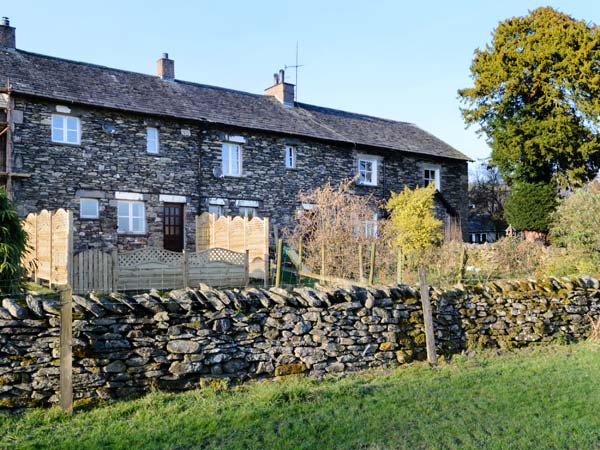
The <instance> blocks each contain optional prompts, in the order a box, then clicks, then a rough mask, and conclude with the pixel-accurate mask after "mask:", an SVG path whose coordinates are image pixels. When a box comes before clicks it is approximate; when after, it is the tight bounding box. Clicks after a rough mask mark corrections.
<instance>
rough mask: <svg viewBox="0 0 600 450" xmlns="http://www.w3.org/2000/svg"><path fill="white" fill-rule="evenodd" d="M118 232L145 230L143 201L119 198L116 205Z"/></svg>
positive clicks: (138, 232) (142, 231)
mask: <svg viewBox="0 0 600 450" xmlns="http://www.w3.org/2000/svg"><path fill="white" fill-rule="evenodd" d="M117 215H118V223H117V226H118V232H119V233H133V234H142V233H145V232H146V208H145V205H144V202H139V201H128V200H119V202H118V205H117Z"/></svg>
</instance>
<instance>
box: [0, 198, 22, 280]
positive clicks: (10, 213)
mask: <svg viewBox="0 0 600 450" xmlns="http://www.w3.org/2000/svg"><path fill="white" fill-rule="evenodd" d="M26 249H27V233H26V232H25V230H23V227H22V226H21V220H20V219H19V217H18V216H17V212H16V210H15V208H14V205H13V203H12V202H11V201H10V200H9V199H8V196H7V195H6V191H5V190H4V188H1V187H0V292H15V291H17V290H19V289H20V288H21V287H22V283H23V279H24V275H25V270H24V269H23V267H22V265H21V258H22V256H23V254H24V253H25V251H26Z"/></svg>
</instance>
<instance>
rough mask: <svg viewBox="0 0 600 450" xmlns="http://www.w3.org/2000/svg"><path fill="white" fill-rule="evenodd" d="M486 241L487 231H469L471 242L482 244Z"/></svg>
mask: <svg viewBox="0 0 600 450" xmlns="http://www.w3.org/2000/svg"><path fill="white" fill-rule="evenodd" d="M485 242H487V233H471V243H473V244H483V243H485Z"/></svg>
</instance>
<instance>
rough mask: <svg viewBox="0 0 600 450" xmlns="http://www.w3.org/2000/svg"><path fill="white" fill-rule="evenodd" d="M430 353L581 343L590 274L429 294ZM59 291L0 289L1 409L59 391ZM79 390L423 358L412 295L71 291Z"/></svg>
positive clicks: (109, 390) (172, 385) (377, 290)
mask: <svg viewBox="0 0 600 450" xmlns="http://www.w3.org/2000/svg"><path fill="white" fill-rule="evenodd" d="M431 294H432V301H433V306H434V316H435V317H434V322H435V330H436V341H437V342H436V344H437V347H438V351H439V352H440V353H441V354H443V355H446V356H450V355H452V354H454V353H457V352H461V351H464V350H467V349H473V348H484V347H500V348H511V347H515V346H523V345H530V344H538V343H545V342H552V341H561V342H568V341H576V340H579V339H582V338H585V337H586V336H587V334H588V333H589V330H590V320H589V319H590V318H592V319H594V320H597V319H598V318H599V316H600V286H599V283H598V281H597V280H595V279H593V278H590V277H579V278H572V279H556V278H548V279H544V280H538V281H534V280H529V281H519V282H510V283H509V282H505V283H488V284H483V285H479V286H475V287H456V288H454V289H450V290H446V291H436V290H435V289H434V290H432V293H431ZM58 306H59V305H58V303H57V301H56V299H55V298H51V297H43V296H37V297H36V296H27V297H26V299H24V300H14V299H8V298H5V299H3V300H2V306H1V307H0V406H1V407H4V408H22V407H29V406H35V405H47V404H51V403H54V402H56V401H57V400H58V398H57V389H58V377H59V360H58V344H59V315H58V314H59V310H58ZM73 307H74V321H73V327H74V333H73V336H74V347H73V352H74V361H73V372H74V376H73V379H74V389H75V398H76V399H92V400H93V399H100V398H115V397H123V396H127V395H136V394H141V393H143V392H146V391H148V390H150V389H151V388H160V389H169V390H183V389H191V388H196V387H201V386H202V385H204V384H206V383H211V382H213V381H214V380H222V379H234V380H239V381H245V380H249V379H254V378H260V377H273V376H284V375H289V374H298V373H304V374H307V375H310V376H314V377H321V376H324V375H327V374H341V373H348V372H353V371H357V370H363V369H366V368H370V367H377V366H384V365H390V364H398V363H406V362H409V361H411V360H414V359H422V358H424V356H425V336H424V332H423V318H422V313H421V305H420V296H419V292H418V290H416V289H414V288H412V287H409V286H392V287H385V286H378V287H373V288H369V289H364V288H356V287H353V288H347V289H342V288H320V289H312V288H297V289H294V290H292V291H286V290H282V289H275V288H274V289H270V290H263V289H247V290H243V291H241V290H226V291H216V290H213V289H210V288H208V287H207V286H201V287H200V288H199V289H185V290H175V291H171V292H167V293H159V292H157V291H151V292H149V293H144V294H138V295H125V294H113V295H108V296H99V295H96V294H93V293H92V294H89V295H88V296H86V297H79V296H75V297H74V305H73Z"/></svg>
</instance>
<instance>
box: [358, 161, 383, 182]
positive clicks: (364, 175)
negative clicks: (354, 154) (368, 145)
mask: <svg viewBox="0 0 600 450" xmlns="http://www.w3.org/2000/svg"><path fill="white" fill-rule="evenodd" d="M377 165H378V160H377V158H371V157H368V156H360V157H359V158H358V168H357V169H358V180H357V182H358V184H364V185H366V186H377Z"/></svg>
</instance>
